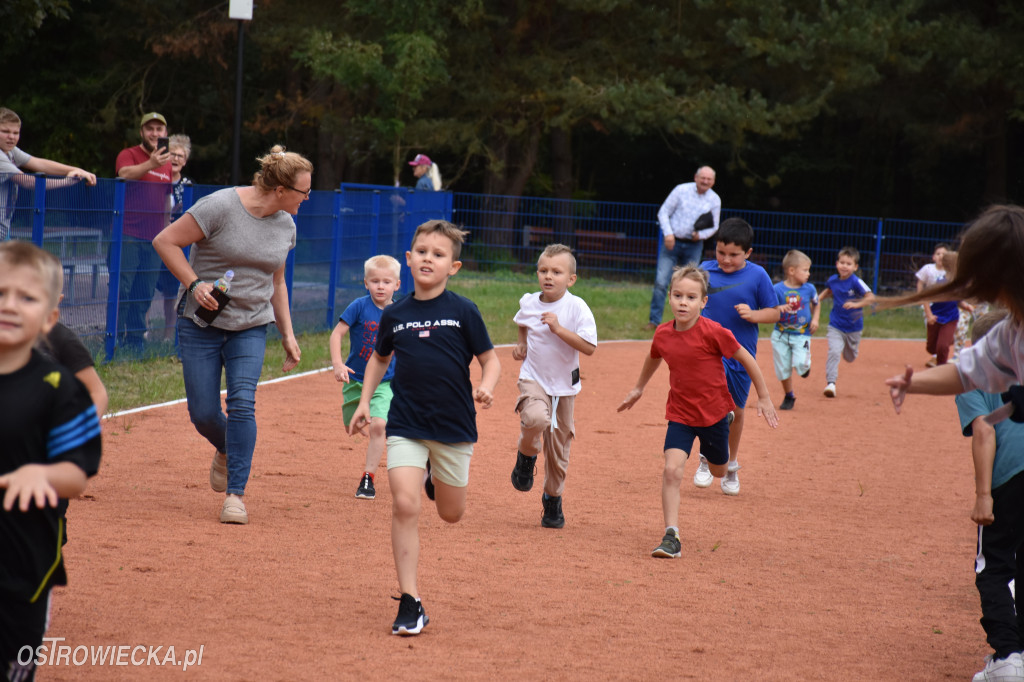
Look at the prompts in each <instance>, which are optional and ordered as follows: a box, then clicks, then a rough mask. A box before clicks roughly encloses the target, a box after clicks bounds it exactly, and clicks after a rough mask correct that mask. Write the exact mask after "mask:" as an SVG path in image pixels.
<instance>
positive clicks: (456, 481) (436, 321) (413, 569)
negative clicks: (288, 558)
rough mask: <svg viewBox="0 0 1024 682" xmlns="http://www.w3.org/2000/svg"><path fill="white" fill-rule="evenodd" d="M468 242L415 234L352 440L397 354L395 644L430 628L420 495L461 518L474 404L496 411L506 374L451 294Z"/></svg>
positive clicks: (470, 308) (423, 230)
mask: <svg viewBox="0 0 1024 682" xmlns="http://www.w3.org/2000/svg"><path fill="white" fill-rule="evenodd" d="M466 234H468V233H467V232H464V231H463V230H460V229H459V228H458V227H456V226H455V225H452V224H451V223H449V222H448V221H446V220H429V221H427V222H425V223H423V224H422V225H420V226H419V227H417V228H416V232H415V234H413V238H412V247H411V250H410V251H406V253H405V260H406V263H407V264H408V266H409V270H410V271H411V272H412V278H413V284H414V285H415V291H414V293H413V295H412V296H406V297H405V298H403V299H401V300H400V301H398V302H396V303H394V304H392V305H390V306H388V307H387V308H386V309H385V310H384V312H383V314H382V315H381V318H380V330H379V332H378V334H377V346H376V348H375V349H374V353H373V355H372V356H371V358H370V360H369V362H368V363H367V365H366V373H365V375H364V377H363V393H362V397H361V399H360V401H359V407H357V408H356V411H355V413H353V415H352V420H351V423H350V424H349V433H354V432H355V431H360V432H362V429H363V428H364V427H366V426H367V425H368V424H369V422H370V418H371V415H370V400H371V397H372V396H373V392H374V391H375V390H376V388H377V384H378V383H379V382H380V380H381V378H382V377H383V376H384V372H385V370H386V369H387V367H388V363H389V362H390V360H391V356H392V354H394V355H395V356H396V357H397V360H398V364H397V365H396V367H395V378H394V379H393V380H392V382H391V383H392V387H393V389H394V399H393V400H392V402H391V411H390V413H389V414H388V423H387V448H388V482H389V483H390V485H391V498H392V501H391V547H392V550H393V552H394V557H395V570H396V572H397V573H398V585H399V587H400V588H401V591H402V596H401V598H400V599H399V605H398V617H397V618H396V619H395V622H394V624H393V625H392V626H391V633H392V634H395V635H417V634H419V633H420V630H422V629H423V627H424V626H425V625H426V624H427V622H428V619H427V616H426V614H425V613H424V611H423V605H422V603H421V602H420V599H419V591H418V590H417V586H416V573H417V565H418V563H419V546H420V538H419V518H420V504H421V497H420V489H421V488H423V487H425V488H426V490H427V497H429V498H430V499H432V500H435V501H436V503H437V515H438V516H440V517H441V518H442V519H444V520H445V521H448V522H449V523H455V522H456V521H458V520H459V519H461V518H462V515H463V514H464V513H465V511H466V486H467V485H468V484H469V461H470V457H472V455H473V444H474V443H475V442H476V439H477V432H476V409H475V407H474V406H473V401H474V400H475V401H476V402H478V403H480V404H481V406H482V407H484V408H488V407H490V406H491V403H492V402H493V401H494V387H495V385H496V384H497V383H498V377H499V376H500V374H501V363H500V362H499V361H498V355H497V354H496V353H495V352H494V346H493V344H492V343H491V339H490V336H489V335H488V334H487V327H486V326H484V321H483V318H482V317H481V316H480V311H479V310H478V309H477V307H476V305H475V304H474V303H473V302H472V301H470V300H469V299H467V298H463V297H462V296H459V295H458V294H454V293H452V292H450V291H448V290H447V288H446V286H447V284H448V278H449V277H451V276H452V275H454V274H455V273H456V272H458V271H459V268H460V267H462V262H461V261H460V260H459V259H458V258H459V253H460V251H461V250H462V242H463V239H464V238H465V235H466ZM474 357H476V359H477V361H478V362H479V363H480V367H481V370H482V374H481V378H480V383H478V384H477V386H476V388H475V389H474V388H473V384H472V381H471V379H470V371H469V368H470V364H471V363H472V361H473V358H474ZM424 470H425V471H426V475H425V476H424Z"/></svg>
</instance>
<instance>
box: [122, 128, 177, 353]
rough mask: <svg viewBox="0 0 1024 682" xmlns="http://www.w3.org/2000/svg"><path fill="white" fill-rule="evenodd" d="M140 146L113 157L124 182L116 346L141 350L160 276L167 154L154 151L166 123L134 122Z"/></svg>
mask: <svg viewBox="0 0 1024 682" xmlns="http://www.w3.org/2000/svg"><path fill="white" fill-rule="evenodd" d="M139 135H140V137H141V138H142V143H141V144H138V145H135V146H134V147H128V148H127V149H122V150H121V152H120V153H119V154H118V155H117V165H116V170H117V177H118V178H121V179H122V180H127V181H129V182H128V185H127V187H126V188H125V200H124V208H125V210H124V231H123V239H122V244H121V263H120V273H121V275H120V281H119V282H118V297H119V298H118V301H119V308H118V321H117V327H118V346H119V347H120V348H122V349H126V350H130V351H132V352H135V353H139V352H141V351H142V350H143V346H144V343H145V342H144V340H143V334H144V333H145V331H146V311H147V310H149V305H150V302H151V301H152V299H153V291H154V289H155V287H156V280H157V276H158V275H159V274H160V257H159V256H157V255H156V251H154V250H153V245H152V241H153V237H155V236H156V235H157V233H158V232H160V230H162V229H164V227H165V226H166V225H167V217H168V200H167V197H168V195H170V193H171V153H170V150H169V149H168V148H166V147H159V148H158V147H157V141H158V140H159V139H160V138H161V137H167V119H165V118H164V117H163V116H161V115H160V114H158V113H156V112H155V111H154V112H150V113H148V114H144V115H143V116H142V119H141V121H140V122H139Z"/></svg>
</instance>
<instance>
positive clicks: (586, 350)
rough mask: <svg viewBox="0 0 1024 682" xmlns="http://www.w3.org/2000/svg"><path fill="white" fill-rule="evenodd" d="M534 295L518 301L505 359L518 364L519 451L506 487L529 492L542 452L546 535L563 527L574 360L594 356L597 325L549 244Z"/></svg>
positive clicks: (557, 247)
mask: <svg viewBox="0 0 1024 682" xmlns="http://www.w3.org/2000/svg"><path fill="white" fill-rule="evenodd" d="M537 280H538V282H539V284H540V288H541V290H540V292H538V293H533V294H524V295H523V297H522V298H521V299H519V312H517V313H516V316H515V322H516V324H517V325H519V337H518V342H517V343H516V345H515V347H514V348H513V349H512V358H513V359H515V360H522V361H523V366H522V368H521V369H520V371H519V400H517V401H516V412H518V413H519V428H520V434H519V445H518V448H517V450H516V466H515V468H514V469H513V470H512V485H513V486H514V487H515V489H516V490H521V491H523V492H527V491H529V490H530V488H532V487H533V474H534V467H535V464H536V462H537V455H538V453H539V452H540V451H541V449H543V450H544V492H543V494H542V495H541V505H542V506H543V507H544V513H543V515H542V516H541V520H540V524H541V525H542V526H543V527H545V528H561V527H563V526H564V525H565V514H564V513H563V511H562V492H563V491H564V489H565V474H566V471H567V470H568V469H569V449H570V446H571V445H572V439H573V437H574V436H575V425H574V422H573V408H574V406H575V403H576V395H577V394H578V393H579V392H580V387H581V384H580V353H583V354H585V355H592V354H593V353H594V351H595V350H596V349H597V323H596V322H595V321H594V314H593V313H592V312H590V308H589V307H588V306H587V304H586V302H585V301H584V300H583V299H582V298H579V297H578V296H574V295H573V294H571V293H569V287H571V286H572V285H573V284H575V283H576V258H575V256H573V255H572V249H570V248H569V247H568V246H566V245H564V244H549V245H548V246H547V247H546V248H545V249H544V252H543V253H541V255H540V258H538V259H537Z"/></svg>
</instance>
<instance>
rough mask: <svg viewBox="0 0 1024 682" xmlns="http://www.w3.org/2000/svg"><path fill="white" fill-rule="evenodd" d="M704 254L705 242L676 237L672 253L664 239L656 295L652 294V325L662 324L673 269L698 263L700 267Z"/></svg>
mask: <svg viewBox="0 0 1024 682" xmlns="http://www.w3.org/2000/svg"><path fill="white" fill-rule="evenodd" d="M703 253H704V241H703V240H700V241H695V242H694V241H690V240H689V239H685V240H684V239H679V238H678V237H676V245H675V246H674V247H673V248H672V250H671V251H669V250H668V249H666V248H665V241H664V237H662V242H661V246H660V247H659V248H658V269H657V270H656V271H655V274H654V293H652V294H651V323H652V324H661V313H662V311H663V310H665V294H666V293H667V292H668V283H669V282H671V281H672V269H673V268H675V267H676V266H677V265H679V266H681V265H688V264H690V263H696V264H697V265H700V258H701V255H703Z"/></svg>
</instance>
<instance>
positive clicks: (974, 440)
mask: <svg viewBox="0 0 1024 682" xmlns="http://www.w3.org/2000/svg"><path fill="white" fill-rule="evenodd" d="M971 456H972V458H973V459H974V496H975V497H974V509H973V510H972V511H971V521H974V522H975V523H976V524H978V525H979V526H987V525H989V524H990V523H992V522H993V521H995V516H994V515H993V514H992V465H993V463H994V462H995V461H996V430H995V428H994V427H993V426H992V425H991V424H989V423H988V422H987V421H985V418H984V417H978V418H977V419H975V420H974V421H972V422H971Z"/></svg>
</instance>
